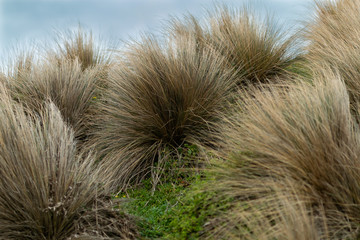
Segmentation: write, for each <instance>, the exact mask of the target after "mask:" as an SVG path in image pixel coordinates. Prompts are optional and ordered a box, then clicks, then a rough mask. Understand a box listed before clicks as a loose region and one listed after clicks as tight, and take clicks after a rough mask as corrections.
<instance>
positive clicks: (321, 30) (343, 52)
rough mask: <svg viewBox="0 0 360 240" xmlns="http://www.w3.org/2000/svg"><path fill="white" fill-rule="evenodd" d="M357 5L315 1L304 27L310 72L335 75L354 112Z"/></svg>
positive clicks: (345, 0) (348, 0)
mask: <svg viewBox="0 0 360 240" xmlns="http://www.w3.org/2000/svg"><path fill="white" fill-rule="evenodd" d="M359 34H360V1H358V0H339V1H316V15H315V16H314V18H313V19H311V21H309V23H308V24H307V28H306V29H305V33H304V36H305V40H307V41H309V44H308V46H307V47H306V50H307V51H308V54H307V55H306V57H307V59H308V62H309V66H310V69H312V71H314V72H319V71H320V73H321V70H322V69H323V68H324V65H325V67H331V68H333V69H336V71H339V72H340V74H341V76H342V78H343V79H344V82H345V84H346V86H347V88H348V91H349V94H350V100H351V103H352V105H353V107H354V108H356V109H358V107H359V106H358V103H359V101H360V95H359V92H360V91H359V89H360V83H359V81H358V79H359V77H360V70H359V69H360V61H359V56H360V39H359Z"/></svg>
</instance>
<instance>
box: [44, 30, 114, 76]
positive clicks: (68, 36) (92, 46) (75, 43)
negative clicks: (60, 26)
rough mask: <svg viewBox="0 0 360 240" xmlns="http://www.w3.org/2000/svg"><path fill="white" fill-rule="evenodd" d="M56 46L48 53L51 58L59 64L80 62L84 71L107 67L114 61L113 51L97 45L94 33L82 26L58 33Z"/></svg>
mask: <svg viewBox="0 0 360 240" xmlns="http://www.w3.org/2000/svg"><path fill="white" fill-rule="evenodd" d="M56 45H57V48H56V49H50V51H48V55H49V56H50V57H55V59H56V60H57V61H59V63H61V62H62V61H63V60H64V59H66V60H70V61H74V60H78V61H79V62H80V64H81V68H82V70H85V69H87V68H91V67H95V66H99V65H100V66H103V67H107V66H108V65H109V64H110V63H111V60H112V51H110V49H106V48H105V47H104V46H102V45H101V43H100V44H99V43H96V42H95V40H94V37H93V35H92V32H87V31H85V30H83V29H82V28H81V27H80V26H79V27H78V29H76V30H74V31H67V32H58V34H57V38H56Z"/></svg>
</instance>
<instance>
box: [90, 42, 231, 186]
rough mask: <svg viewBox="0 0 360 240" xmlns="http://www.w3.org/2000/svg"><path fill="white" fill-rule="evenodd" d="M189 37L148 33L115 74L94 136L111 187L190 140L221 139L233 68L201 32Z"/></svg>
mask: <svg viewBox="0 0 360 240" xmlns="http://www.w3.org/2000/svg"><path fill="white" fill-rule="evenodd" d="M183 40H184V41H182V42H181V45H179V44H178V45H175V46H174V45H173V44H172V43H171V42H165V43H163V44H161V43H159V41H156V40H155V39H154V38H152V37H147V38H145V39H143V41H142V42H141V43H134V44H132V45H131V46H129V50H127V51H126V52H125V53H124V59H123V60H122V61H119V63H118V66H116V67H114V68H113V69H112V71H111V73H110V74H109V79H108V88H107V89H104V93H105V94H104V97H103V98H102V99H99V101H98V103H99V109H100V111H99V113H98V115H97V116H96V117H97V119H98V124H97V126H96V128H97V129H96V132H95V137H94V144H95V146H96V149H97V150H98V153H99V158H100V159H101V160H100V161H101V166H102V167H103V171H104V172H105V173H106V174H108V179H109V182H110V183H111V184H110V186H111V187H110V188H113V189H116V188H117V187H120V188H121V187H124V186H125V185H126V184H128V183H130V182H139V181H140V180H141V179H142V178H143V177H144V176H147V174H148V173H149V172H152V170H153V167H154V166H155V163H156V162H166V160H164V159H166V158H167V157H170V155H172V153H173V152H176V149H177V147H180V146H182V145H183V144H185V143H190V144H193V143H196V142H201V143H202V144H205V145H208V146H210V145H213V144H216V141H215V139H214V138H213V137H211V136H212V134H211V133H212V132H214V131H217V129H216V128H215V127H216V126H217V125H216V124H217V123H218V122H219V121H220V119H221V116H222V115H223V114H224V113H225V111H226V105H227V101H228V99H229V93H230V91H231V89H232V84H233V83H234V80H233V73H232V71H228V70H223V68H222V65H223V61H224V60H223V58H222V57H221V56H219V55H217V54H216V52H214V51H213V50H211V49H203V50H202V51H200V52H197V51H194V46H195V45H196V41H195V40H194V39H193V38H184V39H183ZM168 152H170V153H169V154H166V153H168ZM164 153H165V154H164ZM164 155H165V156H164Z"/></svg>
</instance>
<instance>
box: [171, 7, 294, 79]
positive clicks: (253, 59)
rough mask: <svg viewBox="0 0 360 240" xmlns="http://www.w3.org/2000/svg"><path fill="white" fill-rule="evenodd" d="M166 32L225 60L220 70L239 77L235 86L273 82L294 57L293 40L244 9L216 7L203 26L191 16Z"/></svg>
mask: <svg viewBox="0 0 360 240" xmlns="http://www.w3.org/2000/svg"><path fill="white" fill-rule="evenodd" d="M170 31H171V33H172V34H171V35H172V36H173V37H174V38H175V39H176V38H177V37H179V36H183V35H192V36H193V37H194V38H195V39H196V41H197V45H196V48H197V49H202V48H204V47H205V46H209V47H210V48H213V49H215V50H216V51H218V52H219V53H220V54H221V55H223V56H224V58H225V59H226V63H225V65H224V67H226V68H231V69H233V70H235V71H236V72H237V74H238V75H239V76H241V78H238V79H237V80H238V81H239V82H238V84H239V85H244V84H254V83H258V82H262V83H264V82H268V81H269V80H271V81H275V79H277V77H280V76H283V75H285V74H286V73H287V68H288V67H289V66H290V65H291V64H292V63H293V62H294V59H295V57H296V54H294V52H295V51H294V50H295V38H294V37H290V38H286V37H285V35H284V33H285V32H284V31H283V29H282V28H281V27H280V26H279V25H278V24H276V22H275V21H274V20H273V19H272V18H270V17H260V16H258V15H257V14H255V13H254V12H253V11H251V10H250V8H248V7H243V8H240V9H229V8H228V7H226V6H223V7H217V8H216V11H215V12H214V13H209V14H208V16H207V18H206V19H205V20H204V23H202V22H200V21H199V20H197V19H196V18H195V17H194V16H192V15H189V16H187V17H185V19H184V20H178V19H174V20H173V21H172V23H171V26H170Z"/></svg>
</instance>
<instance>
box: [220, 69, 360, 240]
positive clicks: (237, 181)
mask: <svg viewBox="0 0 360 240" xmlns="http://www.w3.org/2000/svg"><path fill="white" fill-rule="evenodd" d="M324 76H326V79H324V78H323V77H324ZM314 82H315V83H314V86H313V85H309V84H306V83H302V84H299V85H286V84H283V85H281V86H271V87H270V86H268V87H266V88H263V89H261V90H254V92H252V93H251V94H247V93H245V92H243V93H242V95H243V97H242V100H241V101H240V102H239V104H238V107H237V108H236V110H235V113H234V116H233V117H232V118H230V119H229V120H228V121H229V125H230V127H229V128H228V129H225V130H224V131H225V132H227V134H226V139H227V141H228V143H227V144H226V146H225V147H226V148H227V149H228V152H230V154H227V153H226V152H227V151H225V154H223V155H221V157H222V158H223V159H226V160H227V161H226V162H220V163H219V164H221V168H219V172H220V174H219V178H218V179H217V183H216V185H217V188H218V189H219V191H221V192H223V194H225V195H227V196H231V197H233V198H234V199H235V201H234V202H233V209H232V210H231V211H229V213H225V218H226V219H227V223H226V225H225V226H222V227H221V226H220V227H219V230H218V232H220V233H221V234H224V235H221V236H225V238H232V237H234V236H236V237H239V238H241V239H274V238H275V239H299V238H298V237H299V236H300V232H297V230H296V228H297V227H302V228H301V229H302V230H304V231H305V230H306V232H303V233H302V234H303V236H308V237H309V238H308V239H328V238H330V239H346V238H351V239H352V238H355V237H356V236H358V226H359V222H360V215H359V214H358V212H359V208H360V192H359V189H360V186H359V180H360V179H359V178H360V173H359V167H360V165H359V164H360V161H359V156H360V155H359V151H360V148H359V146H360V145H359V137H360V131H359V128H358V125H357V124H356V122H355V121H354V119H353V117H352V115H351V112H350V103H349V96H348V94H347V90H346V87H345V84H344V82H343V81H342V79H341V77H340V76H339V75H334V74H332V72H331V71H326V72H324V73H323V74H322V75H320V76H319V77H317V78H315V80H314ZM226 154H227V155H226ZM304 220H306V222H303V221H304ZM291 221H292V222H291ZM286 226H287V227H286ZM215 232H216V231H215ZM310 236H312V237H311V238H310ZM302 239H304V238H302ZM305 239H306V238H305Z"/></svg>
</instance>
